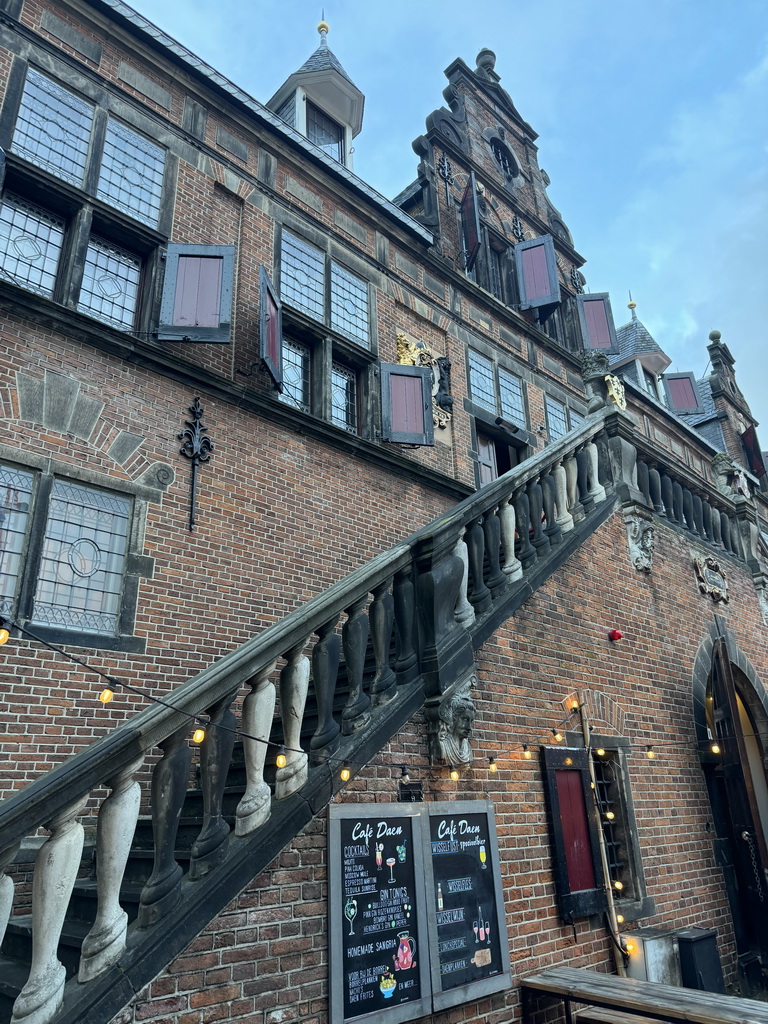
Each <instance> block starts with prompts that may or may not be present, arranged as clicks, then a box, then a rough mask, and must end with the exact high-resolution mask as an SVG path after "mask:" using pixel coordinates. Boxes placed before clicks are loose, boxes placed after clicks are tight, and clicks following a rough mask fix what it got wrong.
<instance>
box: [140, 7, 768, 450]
mask: <svg viewBox="0 0 768 1024" xmlns="http://www.w3.org/2000/svg"><path fill="white" fill-rule="evenodd" d="M321 5H322V0H321V3H320V4H317V5H316V4H315V3H310V2H308V0H279V2H278V0H256V2H254V3H246V2H245V0H217V3H216V4H215V5H214V7H213V8H211V5H210V3H209V2H208V0H132V3H131V6H133V7H134V8H135V9H136V10H137V11H139V12H140V13H141V14H143V15H144V16H145V17H146V18H148V19H149V20H150V21H152V22H154V23H155V24H156V25H158V26H159V27H160V28H161V29H163V31H165V32H167V33H168V34H169V35H170V36H172V37H173V38H174V39H176V40H178V41H179V42H181V43H182V44H183V45H184V46H186V47H187V48H188V49H190V50H191V51H192V52H193V53H195V54H196V55H198V56H199V57H201V58H202V59H203V60H204V61H206V62H207V63H208V64H210V65H212V66H213V67H214V68H216V69H217V70H218V71H220V72H222V73H223V74H224V75H226V76H227V77H228V78H229V79H231V80H232V81H233V82H234V83H235V84H236V85H238V86H240V87H241V88H242V89H244V90H246V91H247V92H248V93H250V94H251V95H252V96H253V97H255V98H256V99H257V100H260V101H261V102H266V101H267V100H268V99H269V98H270V97H271V96H272V94H273V93H274V92H275V91H276V90H277V88H278V86H279V85H281V84H282V82H283V81H284V80H285V79H286V78H287V77H288V75H289V74H291V73H292V72H293V71H295V70H296V69H297V68H298V67H299V66H300V65H301V64H303V63H304V61H305V60H306V58H307V57H308V56H309V55H310V54H311V53H312V52H313V51H314V50H315V49H316V47H317V45H318V43H319V36H318V35H317V31H316V25H317V22H318V20H319V18H320V16H321V14H322V11H323V8H322V6H321ZM324 13H325V18H326V20H327V21H328V23H329V25H330V32H329V35H328V44H329V46H330V47H331V49H332V50H333V52H334V53H335V54H336V56H337V57H338V58H339V60H340V61H341V63H342V65H343V66H344V68H345V70H346V71H347V73H348V74H349V75H350V77H351V78H352V80H353V81H354V82H355V84H356V85H357V86H358V88H359V89H360V90H361V91H362V92H363V93H364V94H365V97H366V99H365V117H364V122H363V130H362V132H361V133H360V135H359V136H358V137H357V139H356V141H355V153H354V170H355V172H356V173H357V174H358V175H359V176H360V177H361V178H363V179H364V180H365V181H367V182H368V183H369V184H370V185H372V186H373V187H374V188H376V189H377V190H378V191H379V192H381V193H382V194H383V195H385V196H386V197H388V198H392V197H394V196H395V195H397V193H398V192H400V191H401V189H403V188H404V187H405V186H406V185H408V184H409V183H410V182H411V181H413V180H414V179H415V177H416V166H417V158H416V156H415V154H414V153H413V150H412V148H411V143H412V141H413V140H414V139H415V138H416V137H417V136H418V135H420V134H422V132H423V131H424V121H425V118H426V116H427V115H428V114H429V113H430V112H431V111H432V110H434V109H436V108H437V107H439V106H441V105H443V103H444V101H443V97H442V90H443V88H444V87H445V85H446V79H445V76H444V74H443V71H444V69H445V68H446V67H447V66H448V65H449V64H450V63H451V62H452V61H453V60H454V59H455V58H456V57H461V58H462V59H463V60H464V61H465V62H466V63H467V64H468V65H469V66H470V67H472V68H474V66H475V57H476V55H477V53H478V51H479V50H480V49H482V48H483V47H490V48H491V49H492V50H494V52H495V53H496V57H497V60H496V72H497V73H498V74H499V75H500V76H501V84H502V85H503V86H504V88H505V89H506V90H507V91H508V92H509V93H510V94H511V96H512V99H513V101H514V102H515V105H516V106H517V109H518V111H519V112H520V114H521V116H522V117H523V118H524V119H525V120H526V121H528V122H529V124H531V125H532V127H533V128H534V130H535V131H536V132H538V134H539V139H538V146H539V165H540V166H541V167H542V168H544V169H545V170H546V171H547V173H548V174H549V177H550V179H551V182H552V183H551V185H550V187H549V189H548V193H549V197H550V199H551V201H552V202H553V203H554V205H555V206H556V207H557V208H558V209H559V210H560V212H561V214H562V216H563V219H564V220H565V222H566V224H567V225H568V227H569V229H570V231H571V234H572V235H573V239H574V244H575V246H576V249H577V250H578V251H579V252H580V253H581V255H582V256H583V257H585V258H586V260H587V264H586V266H585V267H584V268H583V272H584V273H585V275H586V277H587V282H588V289H589V290H590V291H594V292H602V291H607V292H610V294H611V302H612V306H613V312H614V318H615V320H616V324H617V326H618V325H620V324H622V323H625V322H626V321H627V320H628V319H629V312H628V310H627V309H626V303H627V302H628V299H629V295H628V293H629V292H630V291H631V292H632V298H633V299H634V300H635V301H636V302H637V314H638V316H639V318H640V319H641V320H642V321H643V323H644V324H645V325H646V327H647V328H648V329H649V330H650V332H651V334H652V335H653V336H654V337H655V339H656V341H657V342H658V343H659V344H660V345H661V347H662V348H663V349H664V351H665V352H666V353H667V354H668V355H669V356H670V357H671V359H672V364H671V366H670V368H669V369H670V371H675V370H693V371H694V373H695V374H696V376H697V377H701V376H704V375H705V374H706V373H708V372H709V371H708V357H707V351H706V346H707V344H708V335H709V332H710V331H711V330H713V329H717V330H719V331H720V332H721V335H722V339H723V341H724V342H725V343H726V344H727V345H728V347H729V349H730V351H731V354H732V355H733V356H734V358H735V360H736V375H737V381H738V383H739V385H740V387H741V389H742V391H743V392H744V395H745V397H746V399H747V401H748V403H749V404H750V406H751V409H752V413H753V415H754V416H755V417H756V418H757V419H758V420H759V421H760V422H761V423H762V424H763V427H762V430H761V431H759V436H760V440H761V442H762V447H763V448H764V449H766V448H768V330H766V326H765V324H766V320H767V319H768V318H767V317H766V303H767V301H768V0H580V2H579V3H575V2H574V0H475V2H474V3H471V2H469V3H468V2H466V0H465V2H462V3H458V2H456V0H388V2H387V3H386V4H373V3H366V2H365V0H326V2H325V8H324Z"/></svg>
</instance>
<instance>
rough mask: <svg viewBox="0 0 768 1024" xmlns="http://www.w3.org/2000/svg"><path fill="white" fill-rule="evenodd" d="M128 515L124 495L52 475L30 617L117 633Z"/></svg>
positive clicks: (53, 624) (84, 628)
mask: <svg viewBox="0 0 768 1024" xmlns="http://www.w3.org/2000/svg"><path fill="white" fill-rule="evenodd" d="M130 517H131V501H130V499H129V498H125V497H123V496H122V495H119V494H110V493H108V492H106V491H99V490H96V489H94V488H91V487H84V486H82V485H81V484H77V483H73V482H71V481H68V480H54V482H53V490H52V492H51V498H50V504H49V508H48V519H47V522H46V526H45V536H44V540H43V551H42V556H41V560H40V569H39V573H38V580H37V589H36V592H35V599H34V610H33V614H32V622H34V623H40V624H41V625H46V626H58V627H60V628H64V629H74V630H82V631H83V632H90V633H102V634H107V635H114V634H115V633H116V632H117V630H118V621H119V614H120V597H121V593H122V581H123V572H124V569H125V557H126V553H127V550H128V530H129V526H130Z"/></svg>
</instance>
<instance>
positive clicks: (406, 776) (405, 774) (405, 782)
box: [400, 764, 411, 786]
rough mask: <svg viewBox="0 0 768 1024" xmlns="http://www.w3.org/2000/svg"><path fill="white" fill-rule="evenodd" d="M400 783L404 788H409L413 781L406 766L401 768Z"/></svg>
mask: <svg viewBox="0 0 768 1024" xmlns="http://www.w3.org/2000/svg"><path fill="white" fill-rule="evenodd" d="M400 781H401V782H402V784H403V785H404V786H407V785H408V784H409V783H410V781H411V776H410V775H409V774H408V769H407V768H406V766H405V765H404V764H403V765H401V766H400Z"/></svg>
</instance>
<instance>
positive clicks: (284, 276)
mask: <svg viewBox="0 0 768 1024" xmlns="http://www.w3.org/2000/svg"><path fill="white" fill-rule="evenodd" d="M324 275H325V255H324V254H323V253H322V252H321V251H320V250H319V249H315V247H314V246H312V245H309V244H308V243H307V242H305V241H304V240H303V239H301V238H297V237H296V236H295V235H291V234H289V233H288V232H287V231H284V232H283V244H282V249H281V261H280V297H281V298H282V300H283V302H287V303H288V304H289V305H291V306H295V307H296V309H301V310H303V311H304V312H305V313H308V314H309V315H310V316H311V317H314V318H315V319H317V320H322V319H323V314H324V310H325V302H324V298H325V297H324Z"/></svg>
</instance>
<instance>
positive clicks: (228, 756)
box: [189, 690, 237, 881]
mask: <svg viewBox="0 0 768 1024" xmlns="http://www.w3.org/2000/svg"><path fill="white" fill-rule="evenodd" d="M236 696H237V690H235V691H234V692H233V693H230V694H228V695H227V696H226V697H224V698H223V699H222V700H220V701H219V702H218V703H217V704H214V706H213V707H212V708H210V710H209V712H208V714H209V718H210V723H209V725H208V728H207V729H206V731H205V739H204V740H203V744H202V746H201V748H200V788H201V789H202V792H203V827H202V829H201V830H200V835H199V836H198V837H197V839H195V841H194V843H193V844H192V860H191V862H190V865H189V877H190V879H191V880H192V881H197V880H198V879H200V878H202V877H203V876H204V875H207V874H208V872H209V871H210V870H211V868H214V867H216V865H217V864H220V863H221V862H222V861H223V860H224V858H225V857H226V855H227V850H228V848H229V832H230V828H229V825H228V824H227V822H226V821H225V820H224V813H223V811H224V789H225V787H226V785H227V774H228V773H229V766H230V764H231V762H232V751H233V750H234V747H235V727H236V725H237V720H236V719H235V716H234V714H233V713H232V710H231V706H232V702H233V701H234V699H235V697H236Z"/></svg>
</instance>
